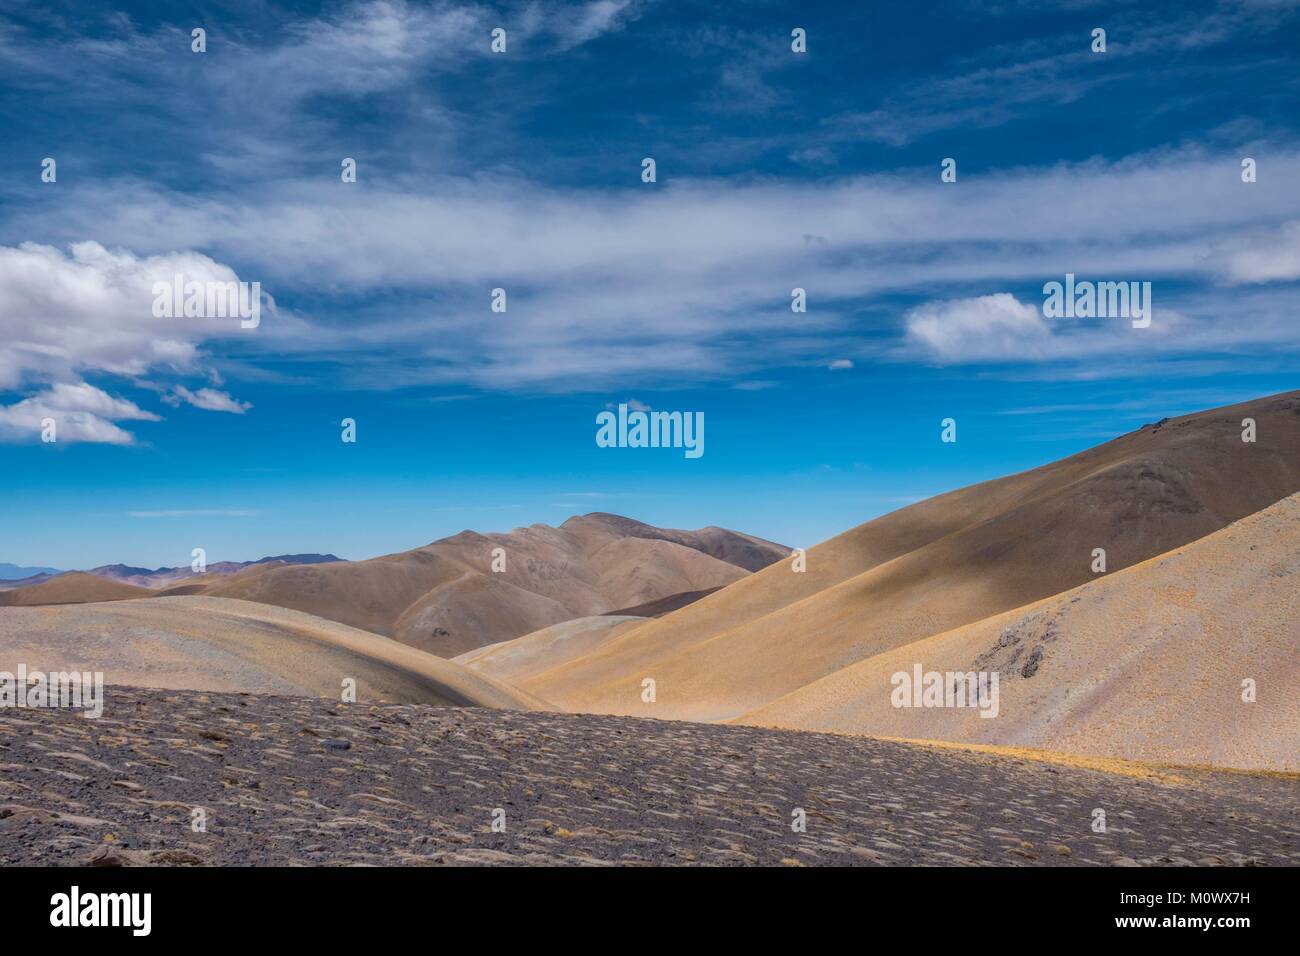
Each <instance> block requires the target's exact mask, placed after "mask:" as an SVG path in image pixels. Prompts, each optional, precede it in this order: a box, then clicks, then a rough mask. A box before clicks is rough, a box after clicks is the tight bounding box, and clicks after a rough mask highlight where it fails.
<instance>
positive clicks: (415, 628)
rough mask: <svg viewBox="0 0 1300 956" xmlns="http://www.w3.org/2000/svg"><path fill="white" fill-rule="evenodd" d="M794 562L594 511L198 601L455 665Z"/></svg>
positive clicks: (729, 540)
mask: <svg viewBox="0 0 1300 956" xmlns="http://www.w3.org/2000/svg"><path fill="white" fill-rule="evenodd" d="M497 548H500V549H502V553H503V554H504V557H505V571H504V572H499V573H498V572H494V571H493V560H494V550H495V549H497ZM786 553H788V552H787V549H786V548H783V547H781V546H780V545H776V544H772V543H771V542H766V541H762V540H761V539H758V538H754V537H751V536H749V535H742V534H738V533H736V532H731V531H725V530H723V529H721V528H705V529H702V530H701V531H677V530H672V529H661V528H654V527H652V526H650V525H646V524H642V523H641V522H637V521H632V520H631V519H628V518H621V517H618V516H616V515H607V514H600V513H597V514H590V515H583V516H581V517H575V518H570V519H569V520H568V521H565V522H564V523H563V524H562V525H561V526H560V527H558V528H552V527H550V526H548V525H544V524H536V525H531V526H529V527H526V528H517V529H515V530H514V531H512V532H509V533H508V534H479V533H477V532H473V531H465V532H462V533H460V534H458V535H454V536H452V537H450V538H444V539H442V540H440V541H435V542H434V543H433V544H430V545H428V546H426V547H423V548H417V549H416V550H414V551H407V552H403V553H400V554H392V555H386V556H384V557H380V558H374V559H372V560H369V561H354V562H347V563H339V564H313V565H296V566H288V567H269V566H261V567H255V568H250V569H248V570H246V571H243V572H241V573H239V574H236V575H233V576H231V577H228V578H224V579H221V580H216V581H213V582H212V583H211V584H209V585H205V586H204V587H203V589H202V591H201V592H200V593H203V594H206V595H210V596H214V597H229V598H240V599H243V600H249V601H258V602H262V603H266V604H273V605H277V606H280V607H289V608H294V609H296V610H301V611H305V612H307V613H310V614H314V615H317V616H320V617H324V618H328V619H330V620H334V621H340V622H342V623H345V624H350V625H352V626H353V627H358V628H361V629H362V630H367V631H371V632H373V633H376V634H384V635H387V636H391V637H393V638H395V639H396V640H398V641H401V642H403V643H405V644H410V645H411V646H413V647H418V648H421V649H424V650H427V651H430V652H432V653H435V654H438V655H440V656H443V657H452V656H455V655H456V654H460V653H463V652H464V651H466V650H469V649H471V648H474V647H482V646H485V645H488V644H495V643H499V642H500V641H504V640H509V639H511V638H514V637H519V636H522V635H524V634H528V633H530V632H532V631H535V630H538V629H540V628H543V627H548V626H550V625H552V624H556V623H558V622H560V621H565V620H570V619H573V618H577V617H586V616H590V615H595V614H603V613H605V612H608V611H612V610H615V609H617V608H622V607H628V606H631V605H636V604H641V603H644V602H647V601H653V600H657V599H659V598H663V597H667V596H669V595H672V594H678V593H681V592H684V591H695V590H702V589H708V588H717V587H721V586H723V585H726V584H730V583H732V582H734V581H737V580H740V579H741V578H743V577H746V576H747V575H748V574H749V573H750V570H749V569H750V567H751V566H755V565H761V563H762V562H764V561H767V562H771V561H775V560H779V559H780V558H781V557H782V556H784V555H785V554H786ZM733 562H735V563H733ZM186 583H187V584H192V583H193V582H186Z"/></svg>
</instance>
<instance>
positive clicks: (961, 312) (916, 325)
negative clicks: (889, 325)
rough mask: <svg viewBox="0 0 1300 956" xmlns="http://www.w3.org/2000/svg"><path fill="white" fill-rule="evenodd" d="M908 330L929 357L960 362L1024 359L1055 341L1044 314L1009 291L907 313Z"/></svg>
mask: <svg viewBox="0 0 1300 956" xmlns="http://www.w3.org/2000/svg"><path fill="white" fill-rule="evenodd" d="M905 329H906V334H907V338H908V340H909V341H910V342H912V343H913V344H915V345H917V346H919V347H920V348H921V349H922V350H923V351H925V352H926V353H928V354H930V355H932V356H933V357H935V358H937V359H939V360H941V361H957V362H969V361H974V360H979V359H993V360H996V359H1006V358H1013V357H1014V358H1023V357H1025V356H1026V355H1028V354H1031V353H1033V352H1036V351H1039V350H1040V349H1041V348H1042V346H1043V344H1044V343H1045V342H1046V340H1047V339H1048V338H1050V337H1051V330H1050V329H1049V328H1048V326H1047V322H1046V321H1045V320H1044V319H1043V315H1042V311H1041V310H1040V309H1039V308H1038V307H1036V306H1032V305H1026V304H1025V303H1023V302H1021V301H1020V300H1018V299H1017V298H1016V297H1015V296H1013V295H1011V294H1010V293H1008V292H999V293H996V294H994V295H982V296H977V297H975V298H972V299H951V300H948V301H943V302H927V303H926V304H925V305H921V306H918V307H917V308H915V309H913V310H912V311H910V312H909V313H908V314H907V317H906V320H905Z"/></svg>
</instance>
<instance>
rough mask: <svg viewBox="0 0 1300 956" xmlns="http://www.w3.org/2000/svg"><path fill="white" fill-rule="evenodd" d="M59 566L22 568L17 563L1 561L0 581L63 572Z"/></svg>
mask: <svg viewBox="0 0 1300 956" xmlns="http://www.w3.org/2000/svg"><path fill="white" fill-rule="evenodd" d="M62 573H63V572H62V571H60V570H59V569H58V568H22V567H19V566H18V565H16V564H5V563H4V562H3V561H0V581H17V580H19V579H20V578H30V577H31V576H32V575H33V574H62Z"/></svg>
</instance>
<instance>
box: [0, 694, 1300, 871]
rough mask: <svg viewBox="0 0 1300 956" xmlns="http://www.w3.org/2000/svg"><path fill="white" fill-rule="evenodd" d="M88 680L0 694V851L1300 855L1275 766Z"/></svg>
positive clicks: (405, 858)
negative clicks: (1195, 767)
mask: <svg viewBox="0 0 1300 956" xmlns="http://www.w3.org/2000/svg"><path fill="white" fill-rule="evenodd" d="M107 701H108V706H107V709H106V711H105V714H104V716H103V717H102V718H101V719H99V720H87V719H85V718H83V717H81V716H80V715H78V714H75V713H71V712H67V711H51V710H26V709H16V710H15V709H10V710H4V711H0V863H4V864H48V865H64V866H67V865H74V866H75V865H85V864H91V865H136V864H154V865H199V864H206V865H232V864H233V865H249V864H253V865H263V864H304V865H325V864H352V863H360V864H381V865H393V864H398V865H413V864H421V865H429V864H432V865H453V864H608V863H622V864H631V863H636V864H670V865H673V864H676V865H680V864H692V863H694V864H721V865H742V864H764V865H779V864H786V865H816V864H890V865H905V864H931V865H963V866H965V865H1014V866H1043V865H1067V866H1099V865H1135V864H1137V865H1177V864H1226V865H1243V864H1252V865H1255V864H1261V865H1278V864H1289V865H1297V864H1300V782H1298V781H1297V779H1296V778H1295V777H1285V776H1278V775H1264V774H1241V773H1216V772H1208V771H1177V774H1178V777H1179V778H1180V780H1179V781H1177V782H1170V781H1169V780H1168V779H1167V778H1160V779H1144V778H1140V777H1132V776H1127V775H1117V774H1111V773H1102V772H1099V771H1095V770H1086V769H1080V768H1077V767H1072V766H1063V765H1053V764H1048V763H1043V762H1040V761H1036V760H1027V759H1020V758H1012V757H1006V756H1001V755H990V754H978V753H968V752H964V751H958V750H949V749H939V748H930V747H922V746H916V745H909V744H903V743H894V742H888V741H879V740H870V739H862V738H851V737H837V736H829V735H823V734H810V733H794V732H785V731H773V730H763V729H758V728H750V727H728V726H717V725H708V724H690V723H678V722H671V721H652V720H641V719H634V718H624V717H600V716H584V715H572V714H552V713H520V712H511V711H497V710H482V709H469V708H447V707H434V706H427V705H379V706H372V705H359V704H353V705H350V706H349V705H343V704H336V703H333V702H331V701H326V700H317V699H313V698H301V697H267V696H253V695H243V694H213V693H200V692H190V691H149V690H139V689H135V688H126V687H114V688H109V690H108V694H107ZM196 808H200V809H201V810H202V812H203V814H204V816H205V817H206V831H205V832H195V831H194V830H193V829H192V826H191V823H192V820H193V819H194V812H195V810H196ZM797 809H802V811H803V815H804V817H805V819H806V832H794V831H793V830H792V822H793V821H794V820H795V819H796V817H797V816H798V814H797V813H796V810H797ZM1096 809H1101V810H1104V811H1105V814H1106V832H1104V833H1098V832H1094V830H1093V821H1094V810H1096ZM494 811H504V813H503V814H502V813H495V814H494ZM494 815H495V817H496V818H497V819H499V820H503V821H504V827H505V829H504V832H495V831H494V829H493V819H494Z"/></svg>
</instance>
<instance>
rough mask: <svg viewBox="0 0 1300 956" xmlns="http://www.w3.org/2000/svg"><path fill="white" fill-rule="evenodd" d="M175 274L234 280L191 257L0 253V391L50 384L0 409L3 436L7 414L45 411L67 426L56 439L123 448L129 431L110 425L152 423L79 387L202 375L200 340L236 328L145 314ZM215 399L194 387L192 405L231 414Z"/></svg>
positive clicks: (95, 246) (47, 250)
mask: <svg viewBox="0 0 1300 956" xmlns="http://www.w3.org/2000/svg"><path fill="white" fill-rule="evenodd" d="M178 273H179V274H181V275H183V276H184V277H185V279H186V280H187V281H190V280H192V281H198V282H208V281H217V282H231V281H238V278H239V277H238V276H237V275H236V274H235V272H234V271H233V270H232V269H230V268H229V267H228V266H225V265H222V264H220V263H218V262H216V261H214V260H213V259H211V258H209V257H208V256H205V255H201V254H199V253H195V252H184V253H177V252H169V253H165V254H160V255H155V256H137V255H135V254H134V253H131V252H127V251H123V250H109V249H106V248H104V247H103V246H102V245H100V244H99V243H97V242H77V243H73V244H72V245H71V246H70V247H69V248H68V250H67V251H66V252H65V251H64V250H61V249H58V248H55V247H54V246H49V245H38V244H36V243H23V244H22V245H19V246H0V391H10V392H13V391H20V390H21V389H23V388H24V387H25V386H30V385H32V384H36V383H51V382H52V383H54V384H53V385H52V387H51V388H49V389H48V390H47V391H45V392H43V393H41V394H39V395H36V396H33V397H31V398H29V399H26V400H24V401H21V402H19V403H18V404H16V405H11V406H9V407H8V408H6V409H5V410H4V412H5V415H6V420H7V421H8V422H9V426H10V433H11V434H12V429H13V428H14V427H15V421H16V420H15V418H14V416H18V417H19V420H20V421H21V422H22V423H27V422H28V421H29V419H31V417H32V414H33V413H34V411H35V410H37V409H41V408H45V409H53V410H56V411H58V412H60V413H61V414H62V415H63V416H64V418H65V420H66V422H67V425H66V426H65V427H61V428H60V430H59V439H60V440H61V441H62V440H68V441H100V442H110V443H113V444H129V443H130V436H129V434H128V433H127V432H125V431H124V430H123V429H121V428H119V427H117V426H116V425H113V424H111V423H112V422H113V421H121V420H128V419H137V420H138V419H153V418H155V417H156V416H151V415H149V414H148V413H145V412H142V411H141V410H140V409H138V408H137V407H136V406H135V405H133V404H131V403H130V402H123V401H122V400H121V399H110V398H109V397H108V395H107V394H106V393H105V392H103V391H101V390H100V389H98V388H94V387H92V386H90V385H88V384H86V383H85V381H84V378H83V377H84V376H85V375H87V374H92V373H99V374H110V375H118V376H124V377H133V378H145V377H147V376H148V375H149V374H150V373H151V372H152V371H154V370H157V369H165V370H167V371H170V372H203V371H208V370H207V369H205V367H204V365H205V359H204V356H203V353H202V352H201V350H200V343H202V342H203V341H204V340H205V339H216V338H220V337H222V336H225V335H234V334H238V333H239V332H240V329H239V322H238V320H229V321H227V320H222V319H194V318H173V319H168V318H157V317H155V316H154V314H153V302H154V292H153V287H154V283H155V282H163V281H166V282H171V281H173V280H174V277H175V276H176V274H178ZM139 384H143V385H148V384H149V383H148V382H147V381H145V382H141V383H139ZM205 393H206V394H205ZM222 395H223V393H220V392H215V391H213V390H211V389H203V390H201V391H200V392H199V393H198V395H197V396H195V398H194V400H193V401H192V404H196V405H198V406H199V407H201V408H217V410H221V411H233V410H235V409H234V408H232V407H219V408H218V406H221V405H222V404H223V403H222ZM225 398H226V400H227V401H233V400H229V397H228V396H225ZM186 400H187V401H189V400H191V399H186ZM39 417H42V416H37V420H39ZM55 417H58V416H55ZM25 428H26V425H25V424H24V425H23V427H22V428H20V431H25Z"/></svg>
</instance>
